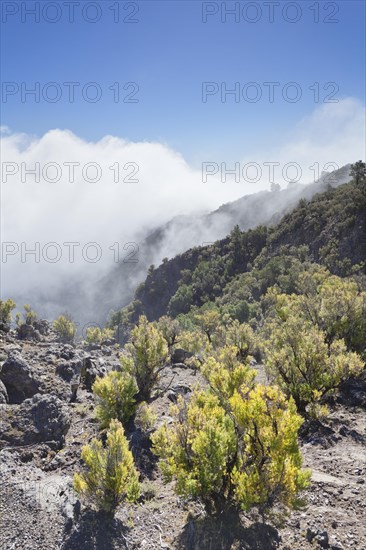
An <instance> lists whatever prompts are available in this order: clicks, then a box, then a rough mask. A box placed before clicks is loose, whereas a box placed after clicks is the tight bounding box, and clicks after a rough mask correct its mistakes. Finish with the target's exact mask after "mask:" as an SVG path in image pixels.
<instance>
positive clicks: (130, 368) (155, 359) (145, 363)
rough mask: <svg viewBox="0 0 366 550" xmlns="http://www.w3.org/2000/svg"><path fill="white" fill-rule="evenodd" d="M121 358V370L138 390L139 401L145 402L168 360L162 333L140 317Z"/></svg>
mask: <svg viewBox="0 0 366 550" xmlns="http://www.w3.org/2000/svg"><path fill="white" fill-rule="evenodd" d="M125 350H126V353H124V354H123V355H122V356H121V365H122V370H123V371H124V372H127V373H128V374H130V375H131V376H133V377H134V378H135V380H136V383H137V386H138V389H139V399H140V400H143V401H146V400H148V399H149V398H150V396H151V392H152V389H153V387H154V386H155V384H156V383H157V381H158V380H159V375H160V372H161V370H162V369H163V368H164V366H165V363H166V361H167V358H168V346H167V343H166V341H165V339H164V336H163V335H162V333H161V332H160V331H159V330H158V329H157V328H156V327H155V326H154V324H153V323H149V322H148V321H147V318H146V317H145V316H143V315H142V316H141V317H140V319H139V323H138V325H137V326H136V327H135V328H134V329H133V330H132V332H131V338H130V342H129V343H128V344H126V346H125Z"/></svg>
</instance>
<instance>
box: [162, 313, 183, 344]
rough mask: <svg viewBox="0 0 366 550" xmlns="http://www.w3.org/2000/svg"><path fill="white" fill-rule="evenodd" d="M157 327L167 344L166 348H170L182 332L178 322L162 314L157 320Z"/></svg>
mask: <svg viewBox="0 0 366 550" xmlns="http://www.w3.org/2000/svg"><path fill="white" fill-rule="evenodd" d="M157 329H158V330H160V332H161V333H162V335H163V336H164V338H165V340H166V343H167V344H168V349H169V350H171V349H172V348H173V346H175V344H176V343H177V342H178V339H179V335H180V333H181V332H182V329H181V326H180V324H179V322H178V321H177V320H176V319H171V317H168V316H167V315H164V316H163V317H160V319H159V320H158V322H157Z"/></svg>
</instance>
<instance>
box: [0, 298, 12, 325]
mask: <svg viewBox="0 0 366 550" xmlns="http://www.w3.org/2000/svg"><path fill="white" fill-rule="evenodd" d="M15 307H16V304H15V302H14V300H11V299H10V298H9V299H8V300H6V302H4V301H3V300H0V330H4V331H8V330H9V329H10V323H11V320H12V315H11V312H12V310H13V309H14V308H15Z"/></svg>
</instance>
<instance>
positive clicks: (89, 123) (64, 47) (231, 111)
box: [1, 0, 365, 165]
mask: <svg viewBox="0 0 366 550" xmlns="http://www.w3.org/2000/svg"><path fill="white" fill-rule="evenodd" d="M46 3H47V2H38V4H39V5H40V6H41V7H42V6H44V5H45V4H46ZM58 3H59V4H60V6H61V7H60V9H61V19H60V21H58V22H56V23H50V22H48V21H46V20H45V18H46V19H47V17H48V18H49V19H51V18H53V17H54V13H55V12H53V11H52V7H51V8H49V10H50V11H49V12H47V14H46V16H44V17H43V16H42V14H41V16H40V19H41V20H40V21H39V22H34V21H33V17H32V16H30V15H26V16H25V17H26V20H25V22H22V21H21V4H24V2H6V1H4V2H3V3H2V4H3V6H2V7H3V10H4V5H6V4H8V5H11V6H10V7H8V8H6V10H7V11H8V10H12V9H13V8H12V6H13V5H15V4H16V5H17V7H18V8H19V11H18V13H16V14H14V15H8V17H7V20H6V21H5V22H4V17H5V16H4V11H3V24H2V30H3V32H2V56H3V59H2V66H3V70H2V80H3V81H4V82H15V83H17V84H18V85H19V86H21V83H22V82H23V83H25V84H24V85H25V86H27V87H32V86H33V85H34V83H35V82H39V83H40V86H41V89H42V88H43V86H44V85H45V84H47V83H49V82H56V83H58V85H59V86H60V87H61V91H62V96H61V99H60V101H58V102H56V103H50V102H47V101H45V100H43V99H42V98H41V100H40V102H39V103H35V102H34V99H33V98H31V97H29V96H28V97H27V100H26V101H25V102H22V101H21V94H20V91H19V92H18V93H16V94H14V95H9V96H8V98H7V102H6V103H4V95H3V96H2V105H1V107H2V119H1V123H2V124H3V125H6V126H8V127H9V128H11V130H12V131H14V132H25V133H28V134H34V135H37V136H41V135H43V134H44V133H46V132H47V131H48V130H50V129H53V128H61V129H69V130H71V131H72V132H74V133H75V134H76V135H78V136H79V137H81V138H83V139H86V140H98V139H100V138H102V137H103V136H105V135H108V134H112V135H116V136H119V137H122V138H125V139H127V140H133V141H145V140H146V141H159V142H162V143H165V144H168V145H169V146H170V147H172V148H174V149H175V150H177V151H179V152H180V153H182V155H183V156H184V157H185V158H186V159H187V160H188V161H189V162H191V163H192V164H193V165H198V164H199V163H200V162H201V160H202V159H204V158H209V157H210V158H216V157H218V156H220V155H225V156H226V158H228V159H229V158H237V157H238V156H240V155H243V154H244V153H245V154H247V155H250V152H251V151H252V150H253V151H254V150H258V149H259V148H260V147H264V148H266V147H269V146H270V145H271V144H272V143H274V142H277V141H278V140H279V139H281V136H283V135H286V134H287V133H288V132H289V131H290V130H291V128H293V127H294V126H295V125H296V124H297V123H298V121H299V120H301V119H302V117H304V116H307V115H309V114H311V112H312V111H313V110H314V109H315V108H316V107H317V106H319V104H316V103H315V101H314V91H311V90H310V89H309V86H311V85H312V84H314V83H315V82H319V85H320V95H319V102H320V103H322V102H323V101H324V99H325V97H326V95H327V94H329V93H330V92H332V90H333V87H332V86H333V85H331V87H328V88H327V90H323V89H322V87H323V86H324V85H325V84H326V83H328V82H334V83H335V84H336V86H337V87H338V88H339V90H338V91H336V92H335V95H334V97H335V98H339V99H341V98H345V97H353V98H356V99H358V100H360V101H362V102H363V101H364V98H365V70H364V66H365V2H363V1H350V0H347V1H338V2H315V3H314V2H308V1H300V2H295V4H296V6H297V9H301V16H300V19H299V21H297V22H294V23H290V22H288V21H286V20H285V19H286V18H290V19H294V18H295V17H296V12H295V11H294V10H295V8H291V7H287V8H286V5H288V4H289V3H288V2H280V3H279V4H280V5H279V6H274V9H275V12H274V21H273V22H272V23H271V22H270V21H269V19H270V17H269V7H268V6H266V5H265V4H264V3H263V2H258V4H259V6H260V10H261V11H260V12H257V13H258V14H259V15H258V18H259V20H258V21H257V22H255V23H249V22H248V21H246V20H245V19H244V16H245V17H246V18H248V19H253V18H255V12H254V8H253V6H252V7H250V6H249V7H248V2H240V3H239V4H240V10H243V9H246V10H247V11H246V12H244V15H243V12H242V11H241V12H240V14H239V15H240V17H239V22H235V20H234V16H229V15H228V16H227V21H226V22H222V21H221V16H222V15H223V14H222V13H220V6H221V2H211V3H206V4H205V3H202V2H199V1H195V0H193V1H184V2H181V1H169V0H168V1H142V2H136V3H131V2H130V3H128V2H119V4H120V8H121V16H120V18H121V19H122V18H123V17H127V18H128V14H129V13H132V11H133V10H134V4H138V8H139V11H138V13H136V15H135V16H133V15H131V18H135V19H137V20H138V22H136V23H127V22H123V21H122V20H121V21H119V22H118V23H115V22H114V21H113V12H112V11H111V9H110V7H111V6H112V5H113V4H116V2H112V1H109V0H106V1H102V2H99V3H97V4H98V5H99V9H100V11H101V13H102V15H101V18H100V20H99V21H98V22H96V23H94V24H93V23H89V22H87V21H85V20H83V18H82V16H81V7H82V6H85V4H88V2H79V6H75V21H74V23H70V22H69V20H68V19H69V12H68V11H67V9H66V7H65V6H64V4H63V2H62V1H61V0H60V1H59V2H58ZM27 4H28V6H32V5H35V4H37V2H31V1H30V0H28V2H27ZM89 4H90V3H89ZM203 4H205V6H203ZM224 4H225V3H224ZM252 4H253V3H252ZM234 5H235V2H226V6H227V9H230V8H232V7H233V6H234ZM245 5H247V6H245ZM312 6H313V9H311V7H312ZM314 6H315V7H314ZM316 7H318V9H319V22H318V23H316V22H314V18H315V12H314V9H315V8H316ZM216 9H218V13H216V14H213V15H208V16H207V22H206V23H204V22H203V21H202V10H206V11H207V10H214V11H215V10H216ZM284 9H285V10H287V11H285V15H284V13H283V10H284ZM88 10H90V11H87V12H86V13H87V15H88V16H89V17H90V18H93V17H94V12H93V8H92V7H91V8H88ZM336 10H338V13H336ZM333 12H334V13H333ZM298 13H299V12H298ZM23 15H24V14H23ZM327 19H329V20H330V19H337V20H338V22H336V23H331V22H325V20H327ZM69 81H74V82H79V83H80V87H79V88H77V89H76V92H75V102H74V103H73V104H70V102H69V100H68V89H67V87H65V86H64V85H63V83H64V82H69ZM88 82H96V83H97V84H98V87H100V89H101V91H102V94H103V95H102V97H101V99H100V100H99V101H98V102H96V103H88V102H87V101H85V99H83V97H82V95H81V92H80V89H81V87H82V86H84V85H85V84H86V83H88ZM115 82H118V83H119V84H120V85H121V87H122V86H123V85H124V84H125V83H127V82H135V83H136V84H137V85H138V87H139V91H138V93H137V95H136V96H135V97H136V98H137V99H138V103H123V102H119V103H116V102H114V101H113V93H112V91H111V90H109V86H111V85H112V84H113V83H115ZM203 82H216V83H217V84H218V86H219V87H220V86H221V83H223V82H224V83H225V85H226V86H227V88H228V89H230V88H232V87H233V86H234V84H235V83H236V82H239V86H240V91H241V92H242V91H243V87H244V86H245V84H246V83H248V82H255V83H257V86H259V87H260V90H261V92H262V94H263V95H262V98H261V99H260V100H259V101H258V102H257V103H250V102H248V101H246V100H244V99H243V98H242V96H241V98H240V101H239V102H238V103H236V102H235V101H234V97H233V96H227V98H226V99H227V100H226V102H222V101H221V99H220V93H217V94H215V95H212V96H209V97H208V98H207V102H206V103H203V102H202V83H203ZM264 82H279V87H276V89H275V98H274V101H273V102H272V103H270V102H269V101H268V87H265V86H264V85H263V83H264ZM288 82H296V83H297V86H298V87H300V89H301V92H302V97H301V99H300V100H299V101H298V102H294V103H291V102H288V101H285V100H284V99H283V97H282V90H283V86H285V85H286V83H288ZM334 89H335V88H334ZM89 90H90V92H91V93H92V92H93V89H92V88H90V89H89ZM244 90H245V89H244ZM253 90H254V88H252V89H251V90H249V89H248V90H247V92H248V94H250V91H251V92H253ZM121 91H122V97H123V96H124V95H125V94H126V93H128V92H130V91H132V87H130V88H129V89H128V90H126V91H124V90H123V89H122V90H121ZM293 91H294V89H292V90H289V92H293ZM49 93H50V94H51V93H52V89H50V88H49ZM244 93H246V92H245V91H244ZM245 97H247V96H245Z"/></svg>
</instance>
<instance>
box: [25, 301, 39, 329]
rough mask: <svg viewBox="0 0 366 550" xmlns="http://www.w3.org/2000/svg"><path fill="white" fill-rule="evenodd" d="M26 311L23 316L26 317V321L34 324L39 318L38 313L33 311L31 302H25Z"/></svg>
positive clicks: (27, 323)
mask: <svg viewBox="0 0 366 550" xmlns="http://www.w3.org/2000/svg"><path fill="white" fill-rule="evenodd" d="M23 307H24V313H23V317H24V322H25V324H26V325H33V323H34V321H36V319H37V314H36V312H35V311H33V309H32V308H31V306H30V305H29V304H24V306H23Z"/></svg>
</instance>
